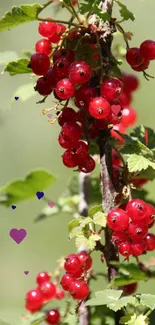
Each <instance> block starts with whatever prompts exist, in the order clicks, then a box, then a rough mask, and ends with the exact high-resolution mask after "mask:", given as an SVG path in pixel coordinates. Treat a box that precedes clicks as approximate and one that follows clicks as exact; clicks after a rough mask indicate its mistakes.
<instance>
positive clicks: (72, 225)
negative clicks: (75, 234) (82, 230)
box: [68, 219, 80, 233]
mask: <svg viewBox="0 0 155 325" xmlns="http://www.w3.org/2000/svg"><path fill="white" fill-rule="evenodd" d="M79 223H80V221H79V220H78V219H74V220H72V221H70V222H69V224H68V231H69V233H70V232H72V230H73V229H74V228H76V227H78V225H79Z"/></svg>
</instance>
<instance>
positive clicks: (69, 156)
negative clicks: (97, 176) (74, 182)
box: [62, 150, 78, 168]
mask: <svg viewBox="0 0 155 325" xmlns="http://www.w3.org/2000/svg"><path fill="white" fill-rule="evenodd" d="M62 161H63V164H64V165H65V166H66V167H69V168H73V167H76V166H77V165H78V159H77V155H76V154H75V153H73V152H71V151H69V150H66V151H65V152H64V153H63V155H62Z"/></svg>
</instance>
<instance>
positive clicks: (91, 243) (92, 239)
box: [75, 234, 101, 250]
mask: <svg viewBox="0 0 155 325" xmlns="http://www.w3.org/2000/svg"><path fill="white" fill-rule="evenodd" d="M100 239H101V236H100V235H97V234H91V235H90V236H89V238H86V237H85V236H84V235H78V237H77V238H76V241H75V245H76V247H77V248H80V247H81V246H85V247H87V248H88V249H90V250H93V249H94V248H95V246H96V241H98V240H100Z"/></svg>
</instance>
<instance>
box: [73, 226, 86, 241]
mask: <svg viewBox="0 0 155 325" xmlns="http://www.w3.org/2000/svg"><path fill="white" fill-rule="evenodd" d="M77 236H78V237H79V236H82V237H83V231H82V228H81V227H80V226H78V227H76V228H73V230H72V231H71V232H70V234H69V239H73V238H74V237H77ZM84 238H85V237H84Z"/></svg>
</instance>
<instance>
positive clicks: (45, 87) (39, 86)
mask: <svg viewBox="0 0 155 325" xmlns="http://www.w3.org/2000/svg"><path fill="white" fill-rule="evenodd" d="M34 89H35V90H36V91H37V92H38V93H39V94H40V95H42V96H47V95H49V94H51V92H52V89H51V86H50V84H49V82H48V80H47V79H46V78H45V77H40V78H39V79H38V80H37V83H36V86H35V88H34Z"/></svg>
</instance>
